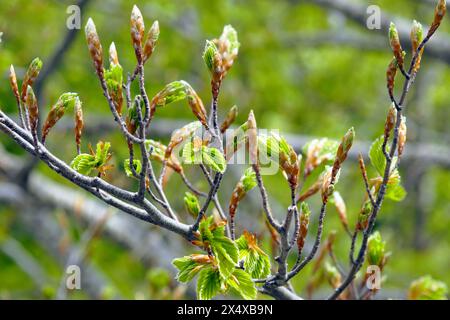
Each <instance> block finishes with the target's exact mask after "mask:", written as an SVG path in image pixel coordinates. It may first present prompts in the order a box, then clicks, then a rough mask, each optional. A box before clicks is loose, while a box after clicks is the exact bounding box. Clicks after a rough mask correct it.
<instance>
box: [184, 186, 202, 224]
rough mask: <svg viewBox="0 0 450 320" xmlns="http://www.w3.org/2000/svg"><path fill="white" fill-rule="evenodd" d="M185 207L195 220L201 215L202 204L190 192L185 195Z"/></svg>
mask: <svg viewBox="0 0 450 320" xmlns="http://www.w3.org/2000/svg"><path fill="white" fill-rule="evenodd" d="M183 200H184V205H185V207H186V210H187V212H188V213H189V214H190V215H191V216H192V217H193V218H194V219H195V218H197V216H198V215H199V213H200V203H199V201H198V199H197V197H196V196H195V195H193V194H192V193H190V192H186V193H185V194H184V199H183Z"/></svg>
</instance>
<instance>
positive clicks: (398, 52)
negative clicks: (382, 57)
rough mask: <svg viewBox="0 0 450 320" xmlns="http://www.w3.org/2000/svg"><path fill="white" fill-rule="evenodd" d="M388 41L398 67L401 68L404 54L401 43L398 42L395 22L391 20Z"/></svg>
mask: <svg viewBox="0 0 450 320" xmlns="http://www.w3.org/2000/svg"><path fill="white" fill-rule="evenodd" d="M389 42H390V44H391V48H392V51H393V52H394V57H395V59H396V60H397V63H398V66H399V68H403V62H404V55H403V49H402V45H401V44H400V38H399V37H398V31H397V28H396V27H395V24H394V23H393V22H391V25H390V27H389Z"/></svg>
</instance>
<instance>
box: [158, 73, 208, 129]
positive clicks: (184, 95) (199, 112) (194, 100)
mask: <svg viewBox="0 0 450 320" xmlns="http://www.w3.org/2000/svg"><path fill="white" fill-rule="evenodd" d="M183 99H187V101H188V104H189V107H190V109H191V110H192V113H194V115H195V116H196V117H197V119H198V120H199V121H200V122H201V123H202V124H203V126H205V128H209V125H208V121H207V117H206V110H205V107H204V106H203V102H202V100H201V99H200V97H199V96H198V95H197V93H196V92H195V91H194V89H192V87H191V85H190V84H189V83H187V82H186V81H184V80H179V81H173V82H171V83H169V84H168V85H166V86H165V87H164V89H162V90H161V91H160V92H158V93H157V94H156V95H155V96H154V97H153V99H152V101H151V103H150V113H151V115H152V116H153V114H154V113H155V111H156V108H157V107H164V106H166V105H168V104H170V103H172V102H177V101H180V100H183Z"/></svg>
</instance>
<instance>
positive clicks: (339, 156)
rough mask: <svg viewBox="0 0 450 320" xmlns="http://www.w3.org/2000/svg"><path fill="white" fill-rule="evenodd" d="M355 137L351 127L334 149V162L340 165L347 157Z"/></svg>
mask: <svg viewBox="0 0 450 320" xmlns="http://www.w3.org/2000/svg"><path fill="white" fill-rule="evenodd" d="M354 139H355V129H353V127H351V128H350V129H349V130H348V131H347V133H346V134H345V135H344V137H343V138H342V141H341V144H340V145H339V147H338V149H337V151H336V160H335V163H336V162H337V163H339V167H340V165H341V164H342V163H343V162H344V161H345V159H347V155H348V152H349V151H350V148H351V147H352V145H353V140H354Z"/></svg>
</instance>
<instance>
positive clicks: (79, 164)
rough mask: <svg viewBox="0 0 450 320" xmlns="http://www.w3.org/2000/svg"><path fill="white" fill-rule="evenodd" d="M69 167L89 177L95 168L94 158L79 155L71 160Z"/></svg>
mask: <svg viewBox="0 0 450 320" xmlns="http://www.w3.org/2000/svg"><path fill="white" fill-rule="evenodd" d="M70 166H71V167H72V168H73V169H74V170H75V171H77V172H78V173H81V174H84V175H89V174H90V173H91V171H92V170H93V169H94V168H95V167H96V160H95V156H93V155H90V154H87V153H82V154H79V155H77V156H76V157H75V158H74V159H73V160H72V162H71V163H70Z"/></svg>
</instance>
